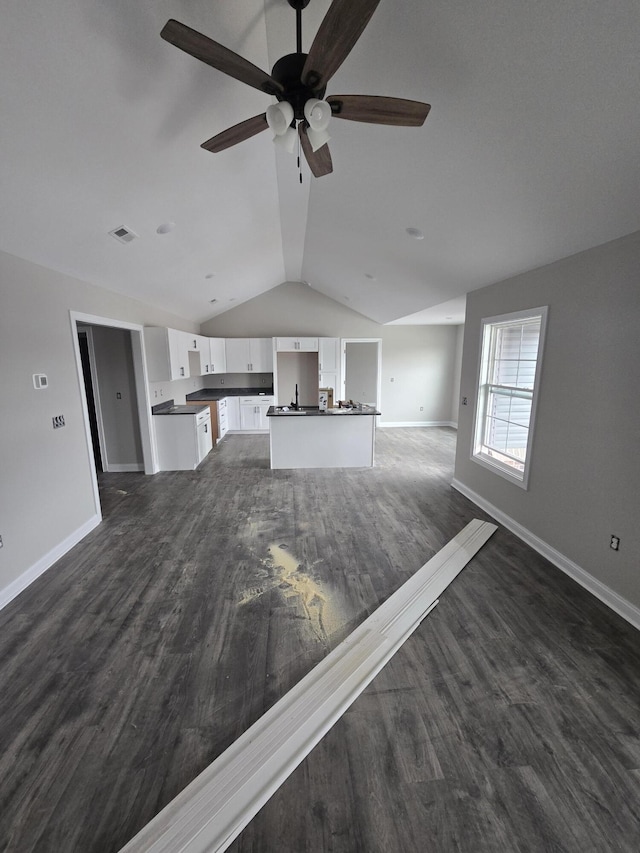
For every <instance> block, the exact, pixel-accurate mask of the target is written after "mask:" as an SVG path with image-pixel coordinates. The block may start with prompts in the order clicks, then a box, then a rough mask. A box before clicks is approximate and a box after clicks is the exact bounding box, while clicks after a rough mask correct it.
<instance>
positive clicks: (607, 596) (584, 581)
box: [451, 478, 640, 630]
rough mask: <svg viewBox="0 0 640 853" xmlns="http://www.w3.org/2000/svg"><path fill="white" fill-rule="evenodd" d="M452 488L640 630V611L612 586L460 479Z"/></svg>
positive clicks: (454, 482) (455, 481) (454, 480)
mask: <svg viewBox="0 0 640 853" xmlns="http://www.w3.org/2000/svg"><path fill="white" fill-rule="evenodd" d="M451 485H452V486H453V488H454V489H456V490H457V491H458V492H460V494H462V495H464V496H465V498H469V500H470V501H472V502H473V503H474V504H475V505H476V506H479V507H480V508H481V509H483V510H484V511H485V512H488V513H489V515H491V516H492V517H493V518H495V519H496V521H499V522H500V524H502V525H503V526H504V527H506V528H507V529H508V530H510V531H511V532H512V533H515V535H516V536H517V537H518V538H519V539H522V541H523V542H526V543H527V545H530V546H531V547H532V548H533V549H534V551H537V552H538V553H539V554H542V556H543V557H545V558H546V559H547V560H549V562H550V563H553V565H554V566H556V567H557V568H558V569H560V570H561V571H563V572H564V573H565V574H567V575H569V577H570V578H573V580H574V581H576V582H577V583H579V584H580V586H582V587H584V589H586V590H587V591H588V592H590V593H591V594H592V595H595V597H596V598H598V599H600V601H602V603H603V604H606V605H607V607H610V608H611V609H612V610H614V611H615V612H616V613H617V614H618V616H622V618H623V619H626V621H627V622H629V623H630V624H631V625H633V627H634V628H637V629H638V630H640V609H639V608H638V607H636V606H635V604H632V603H631V602H630V601H627V599H626V598H623V597H622V596H621V595H618V593H617V592H615V590H613V589H611V587H608V586H606V584H603V583H602V581H599V580H598V579H597V578H594V576H593V575H591V574H589V572H587V571H585V570H584V569H583V568H581V567H580V566H579V565H578V564H577V563H574V562H573V560H570V559H569V558H568V557H565V556H564V554H561V553H560V551H556V549H555V548H553V547H552V546H551V545H548V544H547V543H546V542H544V541H543V540H542V539H540V537H538V536H536V535H535V533H532V532H531V531H530V530H527V528H526V527H523V526H522V525H521V524H520V523H519V522H517V521H515V520H514V519H513V518H511V517H510V516H508V515H507V514H506V513H504V512H502V510H501V509H498V507H496V506H493V504H491V503H489V501H487V500H485V499H484V498H483V497H482V496H481V495H479V494H477V493H476V492H474V491H472V489H469V488H468V487H467V486H465V485H464V483H461V482H460V481H459V480H456V479H455V478H454V479H453V481H452V482H451Z"/></svg>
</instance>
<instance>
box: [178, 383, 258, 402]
mask: <svg viewBox="0 0 640 853" xmlns="http://www.w3.org/2000/svg"><path fill="white" fill-rule="evenodd" d="M263 395H264V396H265V397H272V396H273V388H270V387H266V386H264V385H261V386H260V387H259V388H201V389H200V391H192V392H191V394H187V396H186V398H185V399H187V400H203V401H205V402H213V401H215V400H222V399H224V398H225V397H258V396H263Z"/></svg>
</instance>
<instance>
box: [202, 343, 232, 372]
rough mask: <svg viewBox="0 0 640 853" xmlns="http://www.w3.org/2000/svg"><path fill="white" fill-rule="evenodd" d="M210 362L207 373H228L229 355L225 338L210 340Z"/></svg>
mask: <svg viewBox="0 0 640 853" xmlns="http://www.w3.org/2000/svg"><path fill="white" fill-rule="evenodd" d="M208 340H209V362H208V364H207V366H206V371H205V372H206V373H226V372H227V353H226V347H225V340H224V338H209V339H208Z"/></svg>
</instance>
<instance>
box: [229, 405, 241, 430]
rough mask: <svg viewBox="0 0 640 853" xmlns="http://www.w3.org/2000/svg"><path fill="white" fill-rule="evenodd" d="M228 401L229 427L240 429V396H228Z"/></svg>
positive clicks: (230, 428)
mask: <svg viewBox="0 0 640 853" xmlns="http://www.w3.org/2000/svg"><path fill="white" fill-rule="evenodd" d="M226 401H227V428H228V429H229V430H232V431H234V432H236V431H237V430H239V429H240V398H239V397H226Z"/></svg>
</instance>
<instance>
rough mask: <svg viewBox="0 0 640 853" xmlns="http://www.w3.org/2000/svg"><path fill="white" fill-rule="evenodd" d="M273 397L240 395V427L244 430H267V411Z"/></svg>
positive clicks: (271, 404)
mask: <svg viewBox="0 0 640 853" xmlns="http://www.w3.org/2000/svg"><path fill="white" fill-rule="evenodd" d="M274 399H275V398H274V397H266V396H262V395H260V396H259V397H240V429H241V430H243V431H246V432H268V431H269V421H268V419H267V411H268V409H269V406H273V401H274Z"/></svg>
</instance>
